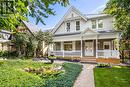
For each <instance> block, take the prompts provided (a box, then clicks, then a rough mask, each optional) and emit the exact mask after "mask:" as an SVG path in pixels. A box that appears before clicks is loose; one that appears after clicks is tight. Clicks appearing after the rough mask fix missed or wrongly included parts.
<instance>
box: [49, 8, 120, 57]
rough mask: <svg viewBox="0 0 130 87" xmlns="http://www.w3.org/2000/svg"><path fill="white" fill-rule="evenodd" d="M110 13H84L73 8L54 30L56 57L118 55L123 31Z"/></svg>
mask: <svg viewBox="0 0 130 87" xmlns="http://www.w3.org/2000/svg"><path fill="white" fill-rule="evenodd" d="M113 22H114V18H113V17H112V16H110V15H108V14H86V15H84V14H82V13H81V12H80V11H79V10H77V9H76V8H75V7H73V6H72V7H70V9H69V10H68V11H67V13H66V14H65V15H64V17H63V18H62V19H61V20H60V21H59V23H57V25H56V26H55V27H54V29H53V30H52V33H53V34H54V44H53V45H52V48H51V51H53V53H54V54H55V55H56V56H63V57H66V56H71V57H86V58H87V57H95V58H119V43H118V42H119V38H120V32H119V31H116V30H115V29H114V26H113Z"/></svg>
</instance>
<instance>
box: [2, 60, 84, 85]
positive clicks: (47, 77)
mask: <svg viewBox="0 0 130 87" xmlns="http://www.w3.org/2000/svg"><path fill="white" fill-rule="evenodd" d="M53 66H59V64H45V63H42V62H33V61H31V60H30V61H28V60H24V61H23V60H6V61H5V60H4V61H0V87H54V86H55V87H72V85H73V83H74V81H75V79H76V78H77V76H78V75H79V73H80V71H81V70H82V66H81V65H79V64H74V63H64V64H63V65H61V64H60V66H62V67H63V69H62V70H63V72H62V73H60V72H59V71H57V70H56V72H55V71H54V70H55V69H54V68H49V67H53ZM44 68H45V69H46V72H44V71H43V69H44ZM39 71H40V72H39ZM59 73H60V74H59Z"/></svg>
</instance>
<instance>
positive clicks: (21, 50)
mask: <svg viewBox="0 0 130 87" xmlns="http://www.w3.org/2000/svg"><path fill="white" fill-rule="evenodd" d="M33 38H34V37H32V36H30V35H29V34H27V33H20V32H18V33H15V34H14V38H13V39H12V43H14V46H15V48H16V50H17V55H18V57H21V56H26V57H29V56H33V55H34V49H35V43H34V39H33Z"/></svg>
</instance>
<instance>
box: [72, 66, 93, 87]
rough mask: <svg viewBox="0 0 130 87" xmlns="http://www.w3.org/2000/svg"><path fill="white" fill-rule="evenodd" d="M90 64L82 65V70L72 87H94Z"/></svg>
mask: <svg viewBox="0 0 130 87" xmlns="http://www.w3.org/2000/svg"><path fill="white" fill-rule="evenodd" d="M93 68H94V65H92V64H83V70H82V71H81V73H80V75H79V77H78V78H77V80H76V81H75V83H74V86H73V87H95V85H94V76H93Z"/></svg>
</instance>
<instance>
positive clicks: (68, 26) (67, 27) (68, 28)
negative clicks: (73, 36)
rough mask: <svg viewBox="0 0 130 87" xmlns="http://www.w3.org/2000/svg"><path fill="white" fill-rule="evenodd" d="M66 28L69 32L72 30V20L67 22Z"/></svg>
mask: <svg viewBox="0 0 130 87" xmlns="http://www.w3.org/2000/svg"><path fill="white" fill-rule="evenodd" d="M66 30H67V32H70V22H67V23H66Z"/></svg>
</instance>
